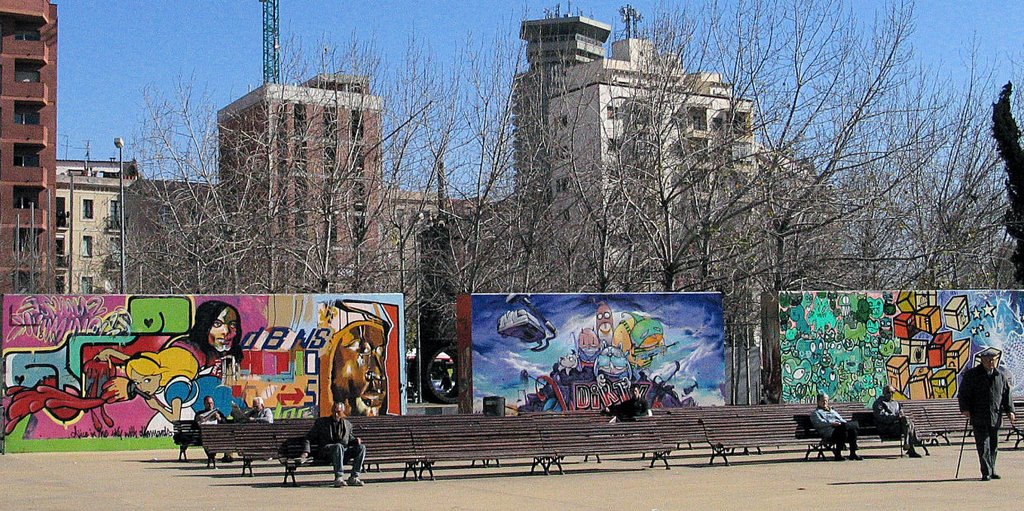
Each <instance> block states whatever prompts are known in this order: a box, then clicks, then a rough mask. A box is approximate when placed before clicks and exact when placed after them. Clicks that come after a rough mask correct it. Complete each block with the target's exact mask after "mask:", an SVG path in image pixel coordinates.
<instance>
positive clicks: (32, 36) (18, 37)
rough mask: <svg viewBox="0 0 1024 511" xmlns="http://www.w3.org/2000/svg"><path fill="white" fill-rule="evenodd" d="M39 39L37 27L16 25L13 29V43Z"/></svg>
mask: <svg viewBox="0 0 1024 511" xmlns="http://www.w3.org/2000/svg"><path fill="white" fill-rule="evenodd" d="M41 39H42V37H41V35H40V33H39V27H37V26H32V25H25V24H18V26H17V27H15V29H14V40H15V41H39V40H41Z"/></svg>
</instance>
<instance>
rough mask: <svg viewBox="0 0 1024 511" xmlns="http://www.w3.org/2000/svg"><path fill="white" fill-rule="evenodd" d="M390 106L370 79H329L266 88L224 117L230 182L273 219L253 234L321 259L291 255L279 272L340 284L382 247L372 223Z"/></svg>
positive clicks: (223, 175) (223, 163) (223, 172)
mask: <svg viewBox="0 0 1024 511" xmlns="http://www.w3.org/2000/svg"><path fill="white" fill-rule="evenodd" d="M382 108H383V99H382V98H381V97H379V96H376V95H374V94H373V93H372V92H371V84H370V77H368V76H357V75H345V74H333V73H324V74H318V75H316V76H314V77H312V78H310V79H309V80H307V81H306V82H304V83H301V84H298V85H286V84H264V85H263V86H261V87H259V88H257V89H256V90H253V91H252V92H250V93H249V94H246V95H245V96H243V97H241V98H239V99H238V100H236V101H234V102H233V103H231V104H230V105H228V106H226V107H224V108H223V109H221V110H220V111H219V112H218V114H217V122H218V129H219V137H220V158H221V159H220V182H221V183H223V184H224V185H225V186H226V187H227V188H228V189H230V190H232V191H233V192H232V193H229V195H230V196H232V197H233V200H235V201H236V202H237V204H250V205H251V206H247V207H252V208H256V211H258V214H263V215H266V218H267V221H266V224H267V225H259V226H255V227H256V228H255V229H253V235H254V236H260V237H264V238H267V240H268V243H267V245H269V246H270V248H269V249H268V251H270V252H273V253H275V254H276V253H278V252H281V251H279V250H278V249H277V248H276V244H277V243H281V244H287V245H290V248H294V247H295V246H300V245H301V246H312V247H313V248H314V249H313V250H312V251H311V253H312V252H316V253H315V254H311V255H310V256H309V260H306V261H298V260H296V257H295V256H293V255H287V256H283V257H282V258H281V261H282V265H283V266H281V267H277V268H273V269H272V270H271V271H273V272H275V273H276V274H278V275H285V276H287V278H298V279H302V278H306V279H308V278H316V279H321V280H323V279H326V280H327V281H326V282H321V283H316V284H315V285H317V286H318V287H320V288H325V287H330V286H331V283H332V282H336V281H337V280H340V279H343V278H345V279H347V278H349V277H352V276H353V275H356V274H358V273H359V272H360V267H361V266H362V265H363V264H364V262H365V256H366V254H367V253H369V252H372V251H374V250H375V248H376V247H377V246H378V244H379V238H380V229H379V226H377V225H376V224H375V222H373V221H371V220H372V219H373V217H374V212H375V210H376V208H379V207H381V201H382V200H383V199H382V187H383V185H384V183H383V175H382V167H381V143H380V142H381V136H382V135H381V128H382V126H381V110H382ZM324 247H327V252H325V251H324V250H322V249H323V248H324ZM282 251H283V250H282ZM289 259H290V262H287V261H288V260H289ZM264 266H265V265H264ZM273 280H275V281H278V280H279V279H276V278H274V279H273ZM281 285H286V284H284V283H282V284H281ZM290 285H291V286H293V287H294V286H301V285H303V284H302V283H300V282H291V283H290Z"/></svg>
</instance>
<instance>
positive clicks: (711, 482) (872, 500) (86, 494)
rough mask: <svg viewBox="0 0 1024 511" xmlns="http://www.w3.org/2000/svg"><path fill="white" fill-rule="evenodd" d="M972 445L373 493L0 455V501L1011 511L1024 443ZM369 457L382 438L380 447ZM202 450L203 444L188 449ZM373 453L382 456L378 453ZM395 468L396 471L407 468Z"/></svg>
mask: <svg viewBox="0 0 1024 511" xmlns="http://www.w3.org/2000/svg"><path fill="white" fill-rule="evenodd" d="M972 447H973V444H971V445H968V447H967V449H966V450H965V452H964V458H963V466H962V467H961V474H960V479H959V480H957V479H954V478H953V475H954V472H955V470H956V462H957V454H958V453H959V447H958V446H957V445H953V446H942V447H934V448H932V449H931V452H932V455H931V456H929V457H925V458H922V459H918V460H914V459H910V458H898V457H896V456H895V455H896V450H895V447H894V446H893V445H892V444H884V445H882V444H878V443H877V442H874V443H871V445H870V446H869V448H866V449H863V450H862V452H863V454H864V455H865V457H866V458H867V459H866V460H865V461H861V462H854V461H846V462H841V463H840V462H827V461H811V462H804V461H803V453H802V452H794V451H779V452H771V453H766V454H763V455H755V456H736V457H735V460H734V463H733V465H732V466H729V467H726V466H723V465H721V464H720V463H719V464H716V465H715V466H713V467H708V466H707V458H708V456H707V451H706V449H701V448H696V449H694V450H686V449H683V450H680V451H677V452H675V453H673V456H672V457H671V459H670V461H671V464H672V469H671V470H665V469H664V468H653V469H650V468H646V466H647V463H646V462H644V461H643V460H640V459H639V458H637V457H620V458H615V459H603V460H602V461H603V462H602V463H600V464H598V463H595V462H594V461H593V460H591V461H590V462H589V463H583V462H582V460H581V459H577V458H570V459H569V460H567V462H566V463H565V464H564V467H565V469H566V474H565V475H552V476H543V475H533V476H530V475H525V474H526V473H527V472H529V468H530V463H529V461H527V460H518V461H516V460H513V461H511V462H507V463H502V465H501V467H499V468H496V467H493V466H492V467H487V468H479V467H477V468H469V467H468V466H467V464H456V463H448V464H442V465H441V466H440V467H439V468H438V469H435V474H436V476H437V480H436V481H401V475H402V471H401V468H398V467H395V466H385V467H384V471H383V472H369V473H367V474H365V475H364V477H363V479H364V480H365V481H366V483H367V484H366V486H364V487H362V488H333V487H331V486H329V485H328V482H329V480H330V474H329V471H328V470H326V469H325V468H324V467H314V468H306V469H305V470H301V471H300V473H299V477H298V479H299V482H300V484H302V486H301V487H299V488H291V487H282V485H281V481H282V476H283V470H282V469H281V468H280V465H278V464H277V463H274V462H264V463H261V464H257V466H256V470H255V472H256V476H255V477H240V476H239V474H240V472H241V467H240V464H239V463H237V462H236V463H232V464H226V465H222V468H220V469H218V470H212V469H207V468H205V466H204V463H202V462H199V461H192V462H189V463H179V462H177V461H174V460H175V459H176V457H177V451H134V452H113V453H111V452H90V453H70V454H50V453H44V454H7V455H3V456H0V480H2V481H3V490H2V496H0V509H4V510H22V509H69V510H76V511H99V510H105V509H174V510H184V509H206V510H211V509H245V510H255V509H300V508H303V509H357V510H373V509H381V510H404V509H413V510H416V509H429V510H465V509H516V510H534V509H537V510H547V509H551V510H562V511H568V510H585V511H596V510H609V511H627V510H644V511H647V510H653V509H657V510H661V511H665V510H684V509H685V510H689V509H811V508H815V509H854V508H858V509H1010V508H1011V507H1014V508H1016V507H1018V506H1019V505H1020V502H1021V499H1022V498H1024V484H1022V482H1024V449H1021V450H1018V451H1013V450H1004V451H1001V452H1000V456H999V469H1000V472H1001V473H1002V475H1003V477H1004V478H1003V479H1002V480H1000V481H989V482H980V481H979V480H978V466H977V456H976V455H975V453H974V452H973V450H972ZM369 450H370V453H372V452H373V451H372V450H373V446H372V445H371V446H369ZM190 453H191V454H192V455H193V456H194V457H201V456H202V454H201V451H200V450H198V449H192V450H190ZM371 455H372V454H371ZM396 468H397V471H396Z"/></svg>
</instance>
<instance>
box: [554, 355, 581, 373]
mask: <svg viewBox="0 0 1024 511" xmlns="http://www.w3.org/2000/svg"><path fill="white" fill-rule="evenodd" d="M579 365H580V359H579V357H577V356H576V352H575V351H571V352H569V353H567V354H566V355H565V356H563V357H561V358H559V359H558V368H559V369H560V370H562V371H569V370H570V369H576V368H577V367H579Z"/></svg>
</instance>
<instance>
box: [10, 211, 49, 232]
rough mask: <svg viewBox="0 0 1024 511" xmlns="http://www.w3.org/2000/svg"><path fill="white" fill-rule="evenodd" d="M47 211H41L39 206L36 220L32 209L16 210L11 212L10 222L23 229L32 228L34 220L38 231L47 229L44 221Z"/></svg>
mask: <svg viewBox="0 0 1024 511" xmlns="http://www.w3.org/2000/svg"><path fill="white" fill-rule="evenodd" d="M45 213H46V211H44V210H43V209H40V208H39V207H38V206H37V207H36V209H35V218H34V219H33V217H32V209H31V208H17V207H16V208H14V209H12V210H11V214H10V216H9V217H8V218H10V222H11V223H12V224H15V225H20V226H21V227H23V228H24V227H31V226H32V224H33V220H34V221H35V227H36V229H44V228H46V221H45V219H44V216H45Z"/></svg>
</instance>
